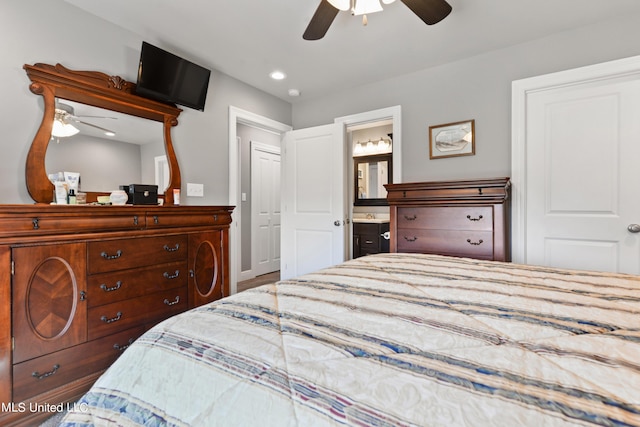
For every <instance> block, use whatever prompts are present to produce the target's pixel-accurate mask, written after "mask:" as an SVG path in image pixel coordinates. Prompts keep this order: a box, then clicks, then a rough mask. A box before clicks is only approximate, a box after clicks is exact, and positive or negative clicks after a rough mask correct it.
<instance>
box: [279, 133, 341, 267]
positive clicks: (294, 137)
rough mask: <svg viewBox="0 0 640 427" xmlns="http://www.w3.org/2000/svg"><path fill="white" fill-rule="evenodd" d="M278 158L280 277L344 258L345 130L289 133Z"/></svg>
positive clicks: (324, 265) (334, 262)
mask: <svg viewBox="0 0 640 427" xmlns="http://www.w3.org/2000/svg"><path fill="white" fill-rule="evenodd" d="M284 147H285V151H284V153H283V156H282V161H283V164H282V167H283V176H282V181H283V182H282V202H283V210H282V217H283V218H282V252H281V256H282V261H281V270H280V271H281V273H280V276H281V278H282V279H287V278H291V277H295V276H299V275H301V274H305V273H309V272H311V271H315V270H318V269H320V268H324V267H328V266H331V265H335V264H338V263H340V262H342V261H344V260H345V253H346V251H345V243H346V239H345V234H346V232H345V229H346V227H345V219H346V218H347V217H348V215H347V214H346V211H345V206H346V204H345V198H346V194H347V189H346V185H345V179H344V177H345V163H344V159H345V155H344V126H343V125H342V124H332V125H324V126H318V127H314V128H308V129H300V130H295V131H291V132H288V133H287V134H286V136H285V138H284Z"/></svg>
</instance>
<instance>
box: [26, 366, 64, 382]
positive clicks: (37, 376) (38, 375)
mask: <svg viewBox="0 0 640 427" xmlns="http://www.w3.org/2000/svg"><path fill="white" fill-rule="evenodd" d="M58 369H60V365H58V364H55V365H53V369H51V370H50V371H49V372H45V373H44V374H41V373H40V372H38V371H35V372H33V373H32V374H31V376H32V377H33V378H35V379H37V380H43V379H45V378H47V377H50V376H51V375H53V374H55V373H56V372H58Z"/></svg>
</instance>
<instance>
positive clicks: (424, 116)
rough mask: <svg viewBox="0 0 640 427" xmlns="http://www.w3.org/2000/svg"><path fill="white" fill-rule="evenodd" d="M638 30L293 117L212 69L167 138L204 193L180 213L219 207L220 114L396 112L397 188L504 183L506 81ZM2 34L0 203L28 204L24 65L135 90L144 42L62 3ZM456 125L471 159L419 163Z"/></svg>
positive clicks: (445, 70)
mask: <svg viewBox="0 0 640 427" xmlns="http://www.w3.org/2000/svg"><path fill="white" fill-rule="evenodd" d="M638 22H640V16H628V17H625V18H622V19H618V20H615V21H609V22H602V23H599V24H596V25H592V26H589V27H584V28H581V29H578V30H574V31H569V32H564V33H560V34H557V35H554V36H550V37H548V38H546V39H541V40H537V41H535V42H531V43H527V44H523V45H519V46H514V47H511V48H508V49H503V50H499V51H494V52H491V53H489V54H482V55H478V56H474V57H470V58H468V59H465V60H463V61H459V62H456V63H450V64H447V65H444V66H441V67H436V68H432V69H427V70H423V71H420V72H416V73H413V74H408V75H403V76H398V77H396V78H394V79H391V80H386V81H383V82H380V83H376V84H372V85H366V86H362V87H357V88H352V89H350V90H348V91H345V92H342V93H336V94H330V95H327V96H326V97H324V98H320V99H315V100H308V101H305V100H304V99H301V100H299V101H296V104H295V105H294V106H293V107H292V106H291V104H289V103H287V102H285V101H282V100H279V99H277V98H275V97H272V96H270V95H268V94H266V93H264V92H261V91H259V90H257V89H255V88H253V87H251V86H248V85H246V84H244V83H242V82H240V81H238V80H236V79H234V78H233V77H230V76H227V75H224V74H222V73H219V72H217V71H216V70H213V73H212V78H211V83H210V87H209V97H208V100H207V105H206V106H205V111H204V112H199V111H194V110H189V109H186V108H185V111H184V112H183V113H182V115H181V116H180V119H179V120H180V125H179V126H178V127H176V128H174V129H173V140H174V144H175V149H176V153H177V156H178V161H179V163H180V166H181V172H182V181H183V183H184V184H185V187H186V183H187V182H194V183H202V184H204V190H205V197H204V198H187V197H183V203H185V204H226V203H228V188H229V182H228V181H229V180H228V174H229V171H228V148H227V145H228V108H229V106H230V105H233V106H235V107H238V108H241V109H243V110H246V111H251V112H253V113H256V114H260V115H262V116H265V117H268V118H270V119H273V120H276V121H279V122H282V123H286V124H293V126H294V128H296V129H299V128H304V127H309V126H314V125H320V124H326V123H332V122H333V119H334V118H335V117H340V116H345V115H349V114H355V113H360V112H364V111H370V110H374V109H378V108H384V107H389V106H393V105H401V106H402V127H403V129H402V134H403V180H404V181H419V180H430V179H450V178H466V177H470V178H473V177H491V176H503V175H504V176H506V175H509V174H510V156H511V149H510V145H511V142H510V136H511V128H510V123H511V82H512V81H513V80H516V79H521V78H525V77H530V76H534V75H539V74H544V73H549V72H553V71H559V70H563V69H568V68H574V67H579V66H583V65H587V64H593V63H598V62H603V61H608V60H612V59H617V58H622V57H628V56H633V55H639V54H640V43H638V40H640V25H637V23H638ZM0 35H1V36H2V39H3V40H4V41H5V43H4V44H3V49H2V59H1V60H0V61H1V64H2V66H1V67H0V93H2V94H3V100H4V102H2V103H1V104H0V117H1V119H0V120H1V123H2V129H3V133H2V140H1V141H0V149H1V150H2V153H3V159H4V162H3V166H2V169H1V170H0V203H31V202H32V200H31V198H30V197H29V195H28V193H27V190H26V186H25V179H24V164H25V159H26V155H27V151H28V148H29V145H30V143H31V140H32V139H33V136H34V135H35V133H36V131H37V128H38V126H39V123H40V121H41V112H42V99H41V97H39V96H36V95H33V94H32V93H31V92H30V91H29V89H28V83H29V80H28V78H27V77H26V74H25V72H24V70H23V69H22V66H23V64H25V63H28V64H32V63H35V62H45V63H50V64H55V63H58V62H59V63H62V64H63V65H66V66H68V67H70V68H72V69H78V70H97V71H102V72H105V73H107V74H110V75H119V76H121V77H123V78H125V79H127V80H130V81H135V73H136V70H137V61H138V56H139V50H140V44H141V42H142V38H141V36H139V35H137V34H134V33H131V32H128V31H125V30H123V29H122V28H120V27H118V26H115V25H113V24H111V23H109V22H106V21H103V20H101V19H98V18H96V17H94V16H92V15H89V14H87V13H85V12H83V11H81V10H78V9H76V8H75V7H73V6H71V5H69V4H67V3H66V2H64V1H63V0H3V1H2V2H1V3H0ZM148 41H149V42H151V43H157V41H155V40H148ZM157 44H158V45H160V47H162V45H161V44H160V43H157ZM183 49H184V51H183V52H175V53H177V54H182V55H184V56H186V57H189V54H188V46H185V47H183ZM189 58H190V59H192V60H194V61H196V62H200V63H202V62H201V61H199V58H191V57H189ZM203 65H205V66H206V65H207V64H206V63H203ZM466 119H475V121H476V155H475V156H468V157H460V158H451V159H439V160H429V156H428V146H427V143H428V128H429V126H431V125H435V124H442V123H449V122H454V121H459V120H466ZM143 155H144V154H143ZM145 175H146V174H145ZM183 194H186V188H183Z"/></svg>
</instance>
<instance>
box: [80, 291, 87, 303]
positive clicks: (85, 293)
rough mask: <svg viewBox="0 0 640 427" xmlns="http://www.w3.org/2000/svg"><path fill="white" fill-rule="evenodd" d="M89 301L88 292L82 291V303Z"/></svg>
mask: <svg viewBox="0 0 640 427" xmlns="http://www.w3.org/2000/svg"><path fill="white" fill-rule="evenodd" d="M86 300H87V291H80V301H86Z"/></svg>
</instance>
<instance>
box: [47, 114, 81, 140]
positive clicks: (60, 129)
mask: <svg viewBox="0 0 640 427" xmlns="http://www.w3.org/2000/svg"><path fill="white" fill-rule="evenodd" d="M78 132H80V130H79V129H78V128H77V127H75V126H73V125H72V124H70V123H64V122H63V121H62V120H60V119H57V118H56V119H54V120H53V129H52V130H51V135H53V136H55V137H56V138H66V137H69V136H73V135H75V134H77V133H78Z"/></svg>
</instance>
